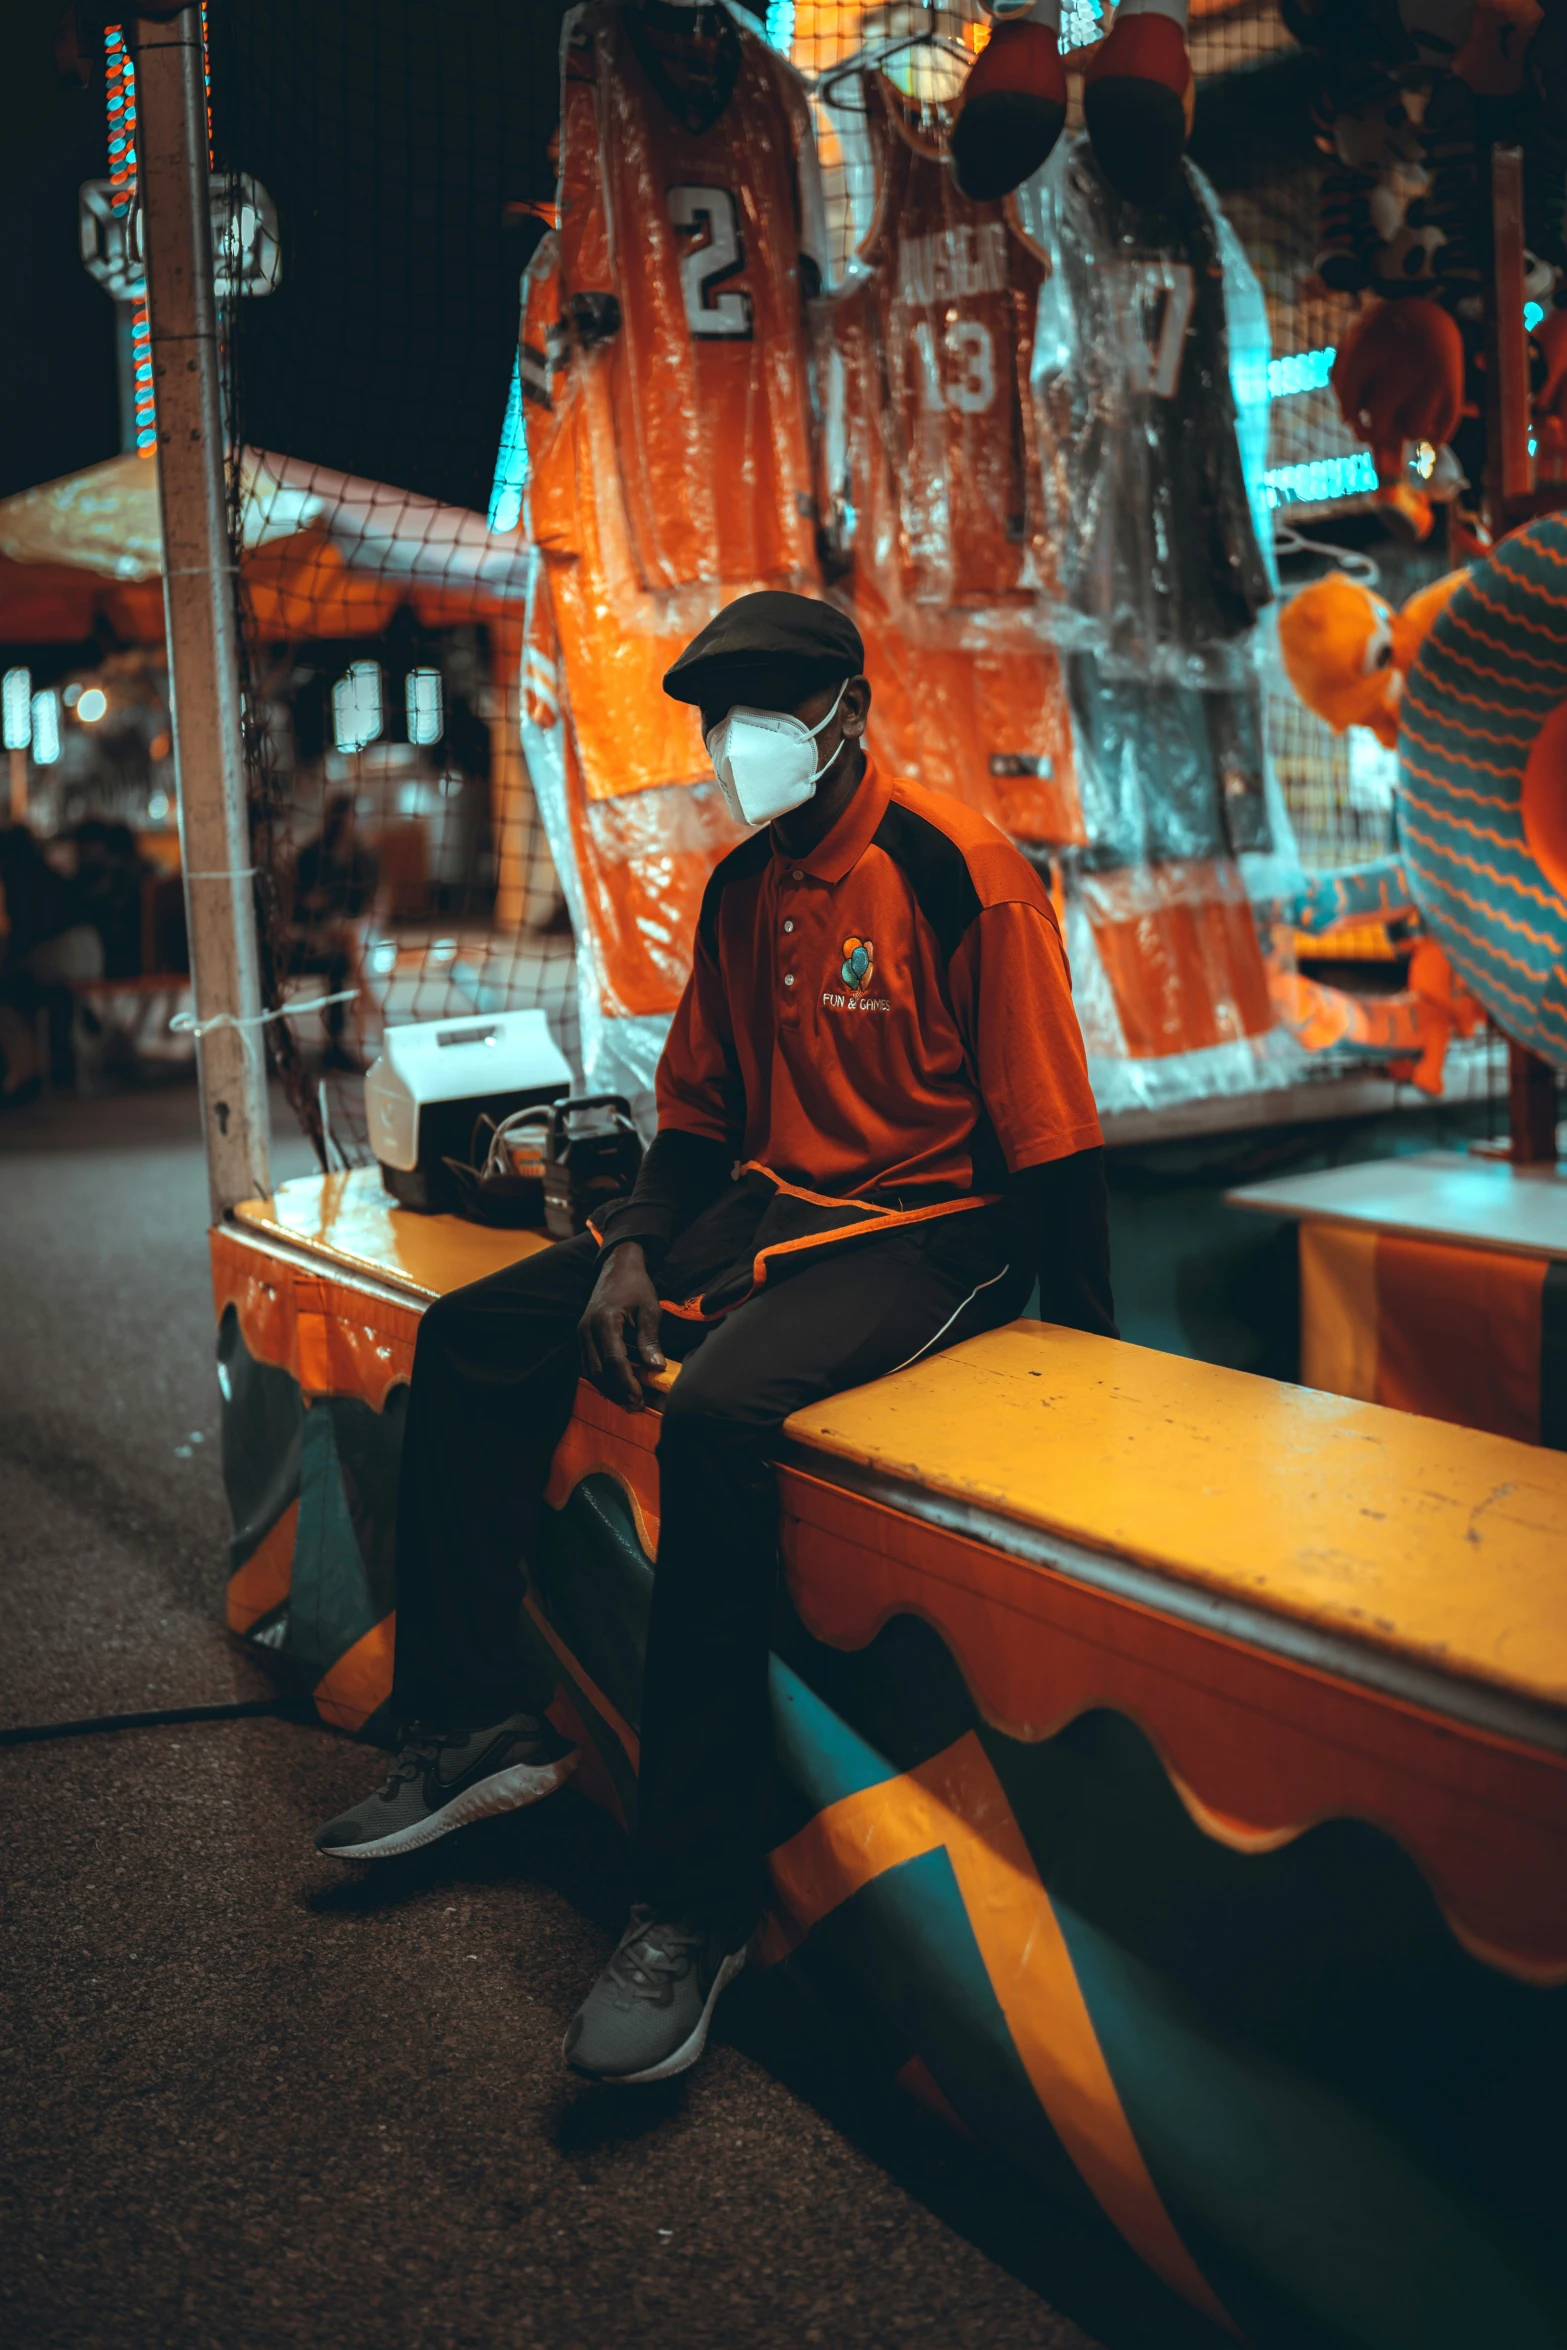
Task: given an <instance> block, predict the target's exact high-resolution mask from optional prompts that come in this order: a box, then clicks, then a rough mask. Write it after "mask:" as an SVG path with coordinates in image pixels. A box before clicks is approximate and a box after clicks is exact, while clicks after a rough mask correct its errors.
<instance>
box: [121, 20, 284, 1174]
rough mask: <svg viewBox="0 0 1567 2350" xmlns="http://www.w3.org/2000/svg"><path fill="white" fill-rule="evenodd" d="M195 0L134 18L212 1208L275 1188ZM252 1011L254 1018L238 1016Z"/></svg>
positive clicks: (180, 782) (182, 811)
mask: <svg viewBox="0 0 1567 2350" xmlns="http://www.w3.org/2000/svg"><path fill="white" fill-rule="evenodd" d="M202 64H203V60H202V44H201V10H200V8H199V6H192V7H187V8H182V9H181V10H180V11H179V13H178V14H177V15H175V16H173V17H171V18H170V19H169V21H168V22H167V23H157V22H155V21H153V20H152V19H150V18H147V17H142V18H141V19H139V20H138V24H137V41H136V100H137V112H138V115H139V117H140V123H139V130H138V136H137V146H138V151H139V153H138V183H139V189H138V192H139V194H140V197H141V206H142V235H143V239H144V243H145V250H146V257H147V311H148V319H149V323H150V326H151V334H152V372H153V387H154V393H155V396H156V400H157V415H158V501H159V507H160V510H161V513H162V520H163V606H164V616H165V621H166V624H167V628H168V642H169V701H170V705H171V709H172V714H173V732H174V772H175V778H176V789H177V791H178V793H179V816H180V859H181V864H182V866H183V868H184V877H185V914H186V920H187V923H188V925H189V930H190V963H191V976H192V978H193V980H194V983H195V993H196V1017H197V1020H198V1022H206V1021H215V1022H218V1023H220V1025H216V1026H214V1027H212V1028H210V1029H209V1030H208V1031H207V1033H206V1034H205V1035H202V1036H201V1038H200V1041H199V1043H198V1046H197V1057H198V1062H199V1066H200V1071H201V1108H202V1126H203V1131H204V1133H205V1137H206V1145H207V1179H208V1188H209V1191H210V1194H211V1200H212V1213H213V1216H214V1218H221V1217H223V1216H224V1215H226V1214H227V1212H228V1210H229V1209H230V1208H232V1207H234V1206H235V1205H236V1203H237V1202H238V1201H240V1200H242V1199H253V1198H255V1197H257V1196H258V1195H261V1194H265V1193H267V1192H269V1191H270V1190H271V1188H272V1179H271V1171H270V1166H269V1161H268V1140H269V1137H268V1124H267V1088H266V1057H265V1052H264V1049H263V1044H262V1032H261V1029H260V1028H259V1027H258V1026H256V1025H255V1024H254V1023H255V1021H256V1018H257V1015H258V1014H259V1013H260V1011H261V983H260V966H259V957H258V953H257V945H256V908H255V897H254V892H253V890H252V886H251V883H252V874H251V847H250V822H249V814H248V810H247V806H246V794H245V760H244V748H243V743H242V739H241V733H240V707H239V630H238V624H237V621H236V616H235V610H234V585H235V583H234V575H233V563H232V559H231V556H230V551H229V535H228V518H227V512H226V507H225V498H224V480H223V425H222V405H221V398H220V381H219V365H220V354H219V346H218V316H217V297H216V293H215V291H214V287H213V273H212V226H211V208H210V197H209V193H208V159H207V102H206V90H205V82H204V76H203V71H202ZM238 1022H247V1023H250V1025H248V1026H244V1027H241V1026H237V1025H235V1023H238Z"/></svg>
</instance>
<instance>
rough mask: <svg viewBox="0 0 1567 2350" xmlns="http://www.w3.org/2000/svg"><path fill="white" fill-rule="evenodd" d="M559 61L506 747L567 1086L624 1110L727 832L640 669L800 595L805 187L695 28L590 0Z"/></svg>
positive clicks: (654, 1044) (721, 19) (807, 549)
mask: <svg viewBox="0 0 1567 2350" xmlns="http://www.w3.org/2000/svg"><path fill="white" fill-rule="evenodd" d="M561 62H562V111H561V155H560V185H559V214H560V224H559V227H558V229H557V230H556V231H555V232H553V233H552V234H551V235H549V236H547V237H546V238H545V239H544V241H543V243H542V244H541V245H540V247H539V249H538V251H537V253H536V254H535V256H534V259H533V261H532V263H531V264H530V266H529V269H528V272H527V274H526V276H525V279H524V283H523V315H522V325H521V332H520V338H519V340H520V350H519V363H520V374H521V382H522V390H523V395H524V401H523V413H524V419H525V427H526V435H527V447H528V458H529V481H528V490H527V517H528V519H527V529H528V536H529V538H530V539H531V541H532V543H533V545H534V546H535V548H536V549H537V550H538V560H537V563H536V568H535V574H534V580H533V588H532V593H531V596H530V600H529V615H528V628H527V648H526V652H525V657H524V678H523V684H524V703H523V707H524V725H523V739H524V747H525V751H526V755H527V758H528V763H529V768H530V771H531V773H532V774H533V778H534V783H535V788H536V791H537V793H538V798H539V805H540V808H541V811H542V813H543V815H544V819H545V824H546V828H547V830H548V833H549V839H550V846H551V849H552V851H553V853H554V856H555V861H556V865H557V869H558V870H559V872H560V875H561V880H562V884H563V886H564V888H565V889H566V892H567V896H568V900H569V902H570V904H571V910H572V917H573V923H574V926H575V928H576V931H577V937H578V945H579V980H580V993H581V996H582V1007H583V1015H584V1020H583V1029H584V1043H585V1050H586V1052H587V1055H588V1059H589V1075H590V1077H592V1078H593V1079H594V1081H595V1082H601V1083H610V1082H614V1083H617V1084H620V1085H621V1086H622V1088H623V1089H625V1090H630V1091H632V1092H636V1091H637V1090H639V1085H638V1071H639V1065H640V1064H641V1063H642V1062H644V1061H645V1067H646V1074H647V1076H648V1077H649V1079H650V1076H651V1069H652V1064H653V1061H654V1060H655V1059H656V1057H657V1049H658V1045H659V1043H661V1041H662V1034H663V1025H664V1023H665V1022H666V1021H667V1016H668V1014H669V1013H670V1012H672V1010H673V1009H674V1006H675V1004H676V1003H677V1001H678V1000H679V996H680V991H681V989H682V987H683V985H684V983H685V979H686V975H687V972H688V970H689V966H690V947H691V938H692V935H693V932H694V929H695V924H696V917H697V913H698V910H699V908H700V904H701V897H702V891H703V889H704V887H705V885H706V881H707V876H708V873H709V872H710V870H711V869H712V866H713V864H714V863H715V862H716V860H717V858H718V857H719V856H721V855H723V854H724V852H725V851H726V850H727V849H728V848H730V847H731V846H732V845H733V844H734V842H735V840H736V839H737V838H738V837H739V830H740V828H738V827H737V826H736V825H735V824H734V823H733V821H732V819H731V818H730V817H729V816H728V814H727V812H726V811H725V809H724V806H723V802H722V798H721V795H720V794H719V791H718V787H717V785H716V783H715V782H714V780H713V776H712V770H711V767H710V765H709V763H708V760H707V756H706V753H705V751H704V749H703V746H702V740H701V733H700V728H699V726H698V723H697V720H696V716H695V713H694V712H693V711H692V710H690V709H689V708H687V707H686V705H684V704H683V703H677V702H672V701H671V700H670V699H669V698H668V697H667V695H665V693H664V692H663V689H662V679H663V674H664V671H665V670H666V669H667V668H668V667H669V666H670V664H671V662H672V661H673V660H674V659H675V657H676V655H677V654H678V653H679V652H680V651H681V650H682V648H683V647H684V645H685V644H686V643H687V642H688V641H689V639H690V638H691V637H692V635H694V634H695V632H696V630H697V629H698V628H700V627H701V626H702V625H703V623H704V622H705V621H707V620H708V619H710V618H711V617H712V615H713V614H714V613H715V612H716V611H717V610H718V609H719V607H720V606H721V605H722V604H724V603H726V602H728V601H729V600H730V598H732V597H733V596H736V595H739V594H743V593H744V592H745V591H746V590H747V589H750V588H754V587H763V586H790V587H797V588H808V587H810V586H812V585H813V584H815V582H816V579H817V576H818V574H817V566H816V558H815V525H814V514H813V510H812V504H811V491H812V470H811V453H810V452H811V443H810V435H809V360H808V352H807V343H806V330H805V320H804V306H803V305H804V295H805V292H806V290H807V288H806V286H805V285H804V284H802V275H803V276H804V278H805V279H807V280H808V282H809V285H810V287H814V285H815V283H816V275H815V272H816V266H817V263H816V257H817V256H818V255H819V254H820V252H821V250H822V242H823V240H822V235H821V201H820V185H819V181H818V178H817V174H816V160H815V148H814V144H813V140H812V133H811V124H810V118H809V112H808V109H807V105H806V100H805V96H804V91H803V87H802V85H801V84H800V82H799V79H798V76H797V75H795V73H794V72H793V69H792V68H791V67H790V66H789V65H788V64H787V63H786V62H785V61H784V60H783V59H782V58H781V57H778V56H777V55H776V54H775V53H774V52H773V51H772V50H771V49H769V48H768V47H767V46H766V44H765V43H764V42H763V41H761V40H760V39H759V38H758V37H756V36H755V35H754V34H752V33H749V32H747V31H746V30H745V29H744V28H743V27H742V26H740V25H738V24H736V23H735V22H734V21H733V19H732V18H730V17H729V16H728V15H727V14H726V13H725V12H724V11H722V10H703V11H700V12H698V11H693V10H689V9H683V8H680V9H677V8H668V7H661V6H659V5H658V4H657V0H652V4H651V5H644V6H641V7H638V6H626V5H622V4H621V0H589V4H588V5H586V6H583V7H579V8H577V9H574V10H573V11H572V12H571V14H570V15H569V16H568V17H567V19H566V23H565V26H564V29H563V34H562V47H561Z"/></svg>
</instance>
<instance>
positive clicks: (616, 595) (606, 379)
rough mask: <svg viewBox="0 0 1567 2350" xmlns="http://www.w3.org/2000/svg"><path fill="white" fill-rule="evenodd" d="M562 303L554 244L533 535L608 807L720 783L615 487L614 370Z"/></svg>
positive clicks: (540, 293)
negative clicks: (582, 339) (673, 676)
mask: <svg viewBox="0 0 1567 2350" xmlns="http://www.w3.org/2000/svg"><path fill="white" fill-rule="evenodd" d="M561 302H562V288H561V281H560V240H559V238H558V236H556V235H553V234H552V235H550V236H547V237H546V238H545V239H544V240H543V242H542V243H541V245H540V246H539V248H538V251H537V252H536V253H535V254H534V256H533V259H532V261H531V263H530V264H529V266H528V271H527V274H526V276H525V278H524V279H523V308H522V327H521V332H520V336H519V351H518V361H519V373H520V376H521V381H522V394H523V423H524V430H525V434H526V438H527V448H528V472H529V478H528V490H527V530H528V536H529V538H530V539H531V540H532V542H533V544H534V545H535V546H536V547H538V548H539V550H540V551H541V553H542V554H543V556H544V558H545V562H546V564H547V566H548V569H549V573H550V592H549V602H550V606H551V611H552V615H553V617H552V622H551V626H552V629H554V630H556V631H558V633H559V639H560V643H559V654H560V660H561V664H562V667H563V671H564V689H563V690H564V693H565V694H566V695H567V696H568V697H569V700H570V705H571V715H572V722H573V729H574V734H575V747H576V755H577V759H578V765H579V773H580V777H581V783H582V789H583V791H584V793H585V795H586V797H587V798H588V799H590V800H602V799H618V798H621V797H623V796H624V795H625V794H627V793H631V792H641V791H647V790H650V789H653V788H656V787H660V786H663V785H667V784H675V783H694V782H698V781H701V780H703V779H706V780H709V781H710V780H711V777H712V770H711V768H710V766H709V764H708V759H707V754H706V752H705V751H704V749H703V747H702V735H701V728H700V726H699V724H698V722H697V717H696V713H695V711H693V710H690V709H688V708H687V707H686V705H685V704H684V703H682V702H672V701H671V700H670V699H669V696H668V695H667V694H666V693H665V692H664V690H663V682H662V681H663V676H664V672H665V670H666V669H667V668H668V667H669V666H670V663H671V662H672V661H674V660H675V659H676V657H677V656H678V654H679V653H680V652H681V651H682V650H683V648H684V646H685V644H686V642H687V639H688V637H689V635H690V633H691V632H690V629H689V628H688V627H686V626H684V625H682V624H681V623H680V622H679V621H678V620H676V619H673V618H672V617H671V615H670V614H669V612H668V611H667V610H666V609H664V608H663V606H662V604H661V602H660V599H658V598H656V597H654V596H651V595H649V594H648V592H647V590H646V589H645V588H644V587H643V585H642V582H641V579H640V577H639V575H638V572H637V568H636V562H635V557H634V554H633V551H632V547H631V543H630V537H629V533H628V530H627V526H626V517H625V509H624V506H623V504H622V502H621V498H620V493H619V489H618V486H617V483H616V468H615V427H614V413H613V402H612V398H611V391H610V366H611V356H610V353H609V352H608V351H607V350H606V349H604V348H603V347H599V348H596V349H593V350H589V351H586V352H584V351H573V350H572V349H571V347H570V342H569V337H568V336H567V335H566V333H565V332H564V330H563V329H562V326H561ZM703 616H704V617H707V615H706V614H704V615H703ZM552 657H553V656H552Z"/></svg>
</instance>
